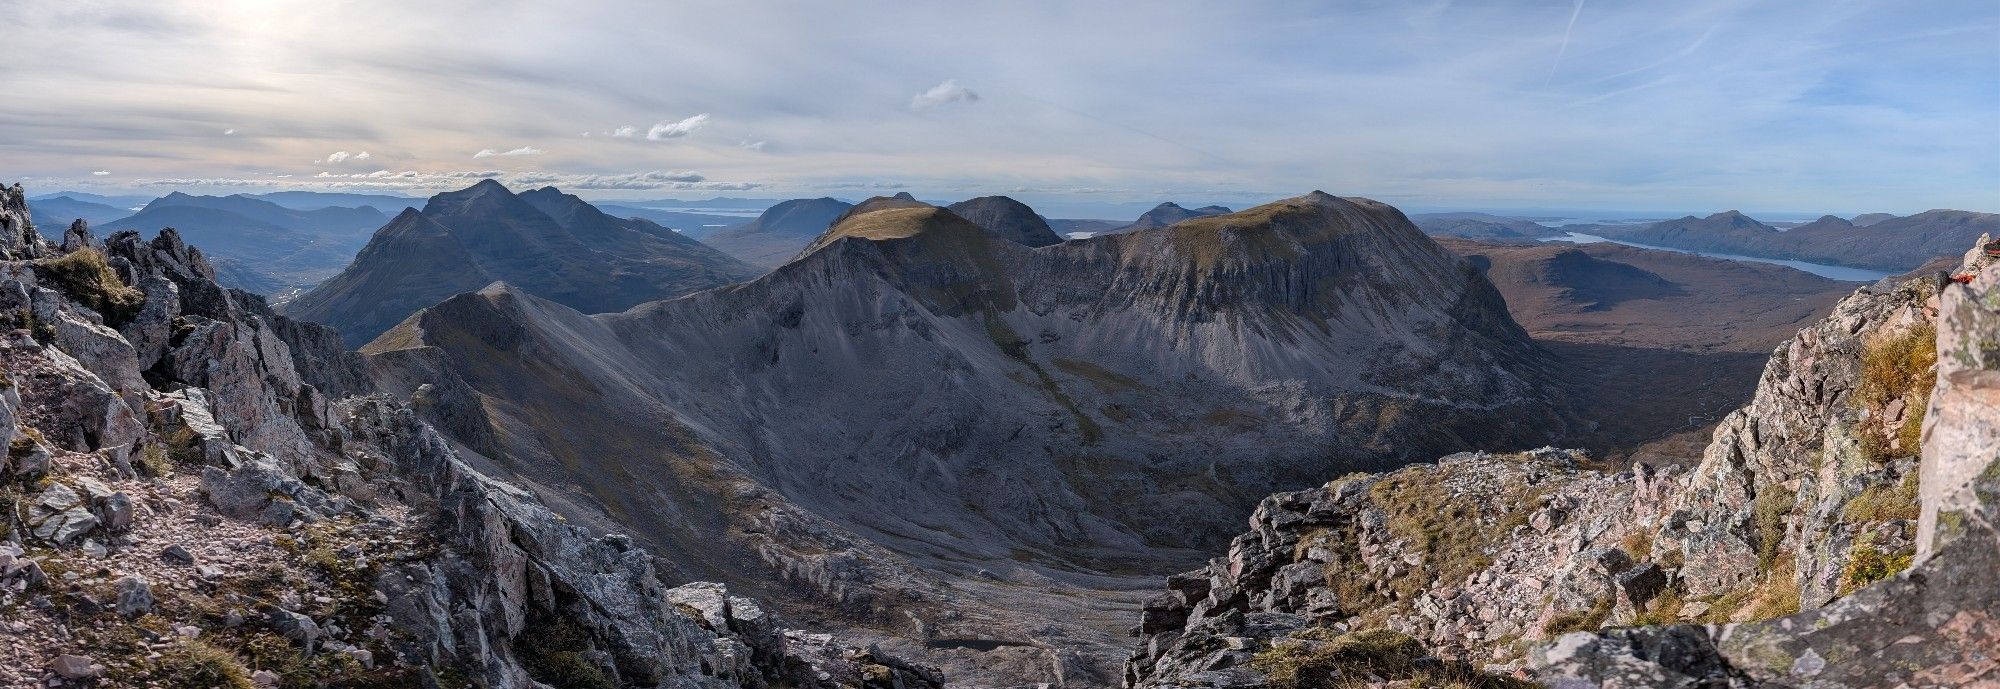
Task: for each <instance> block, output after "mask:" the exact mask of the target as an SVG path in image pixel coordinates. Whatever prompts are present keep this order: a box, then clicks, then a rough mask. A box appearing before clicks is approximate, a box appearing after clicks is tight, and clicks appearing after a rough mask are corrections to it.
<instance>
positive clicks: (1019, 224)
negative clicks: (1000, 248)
mask: <svg viewBox="0 0 2000 689" xmlns="http://www.w3.org/2000/svg"><path fill="white" fill-rule="evenodd" d="M946 208H948V209H950V210H951V212H953V213H956V214H958V217H961V218H965V219H966V220H970V221H972V224H974V225H978V226H980V227H984V228H986V229H987V230H988V231H991V232H992V233H994V234H997V235H1000V236H1001V237H1003V238H1005V239H1007V240H1008V241H1011V242H1014V243H1017V244H1025V245H1027V246H1048V245H1050V244H1061V243H1062V241H1063V238H1062V237H1059V236H1057V235H1056V233H1055V230H1052V229H1049V223H1048V221H1047V220H1043V219H1042V216H1040V215H1037V214H1035V209H1033V208H1029V207H1028V204H1025V203H1021V202H1020V201H1015V200H1013V199H1010V198H1007V197H1005V196H981V197H979V198H976V199H966V200H964V201H960V202H958V203H954V204H951V205H950V206H946Z"/></svg>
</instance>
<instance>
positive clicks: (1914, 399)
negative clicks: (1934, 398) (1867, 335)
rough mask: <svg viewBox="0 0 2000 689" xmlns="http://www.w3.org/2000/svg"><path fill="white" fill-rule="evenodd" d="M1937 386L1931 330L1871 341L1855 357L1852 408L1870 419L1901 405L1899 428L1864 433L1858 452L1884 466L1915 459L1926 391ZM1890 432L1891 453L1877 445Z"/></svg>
mask: <svg viewBox="0 0 2000 689" xmlns="http://www.w3.org/2000/svg"><path fill="white" fill-rule="evenodd" d="M1936 382H1937V326H1935V325H1932V324H1930V323H1922V324H1919V325H1917V326H1915V327H1912V328H1910V329H1909V330H1907V331H1904V332H1902V333H1899V334H1896V335H1891V336H1888V337H1882V338H1877V339H1875V340H1872V341H1870V342H1868V343H1866V344H1865V345H1864V346H1863V348H1862V351H1861V384H1860V385H1859V386H1857V387H1856V388H1855V391H1854V392H1855V395H1854V401H1855V404H1857V405H1860V407H1861V408H1862V409H1864V410H1866V411H1868V412H1869V417H1870V418H1872V419H1880V418H1882V417H1883V414H1884V410H1885V409H1887V407H1888V405H1889V403H1891V402H1894V401H1896V400H1899V399H1900V400H1903V402H1904V405H1905V409H1906V411H1904V412H1903V420H1902V425H1901V426H1898V427H1897V428H1895V429H1886V428H1872V427H1871V428H1864V429H1862V432H1861V433H1860V435H1861V452H1862V454H1863V455H1865V456H1867V457H1868V458H1869V459H1871V460H1874V461H1876V462H1884V461H1888V460H1889V459H1892V458H1894V457H1906V456H1910V455H1914V454H1916V453H1917V447H1918V445H1919V444H1920V443H1921V439H1922V433H1923V426H1924V410H1925V408H1926V407H1927V406H1928V405H1929V404H1930V397H1931V387H1932V386H1933V385H1934V384H1935V383H1936ZM1888 430H1893V431H1894V432H1895V437H1896V445H1895V447H1894V448H1890V447H1888V446H1887V445H1886V444H1885V443H1884V442H1883V439H1882V436H1883V432H1884V431H1888Z"/></svg>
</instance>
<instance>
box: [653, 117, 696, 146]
mask: <svg viewBox="0 0 2000 689" xmlns="http://www.w3.org/2000/svg"><path fill="white" fill-rule="evenodd" d="M704 124H708V113H701V114H699V115H695V116H693V117H690V118H687V119H685V120H681V121H679V122H661V123H659V124H655V125H653V128H652V129H648V130H646V139H647V140H649V141H660V140H664V139H678V138H680V137H683V136H687V135H688V134H690V133H692V132H694V130H696V129H700V128H701V126H702V125H704Z"/></svg>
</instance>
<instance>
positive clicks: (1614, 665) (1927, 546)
mask: <svg viewBox="0 0 2000 689" xmlns="http://www.w3.org/2000/svg"><path fill="white" fill-rule="evenodd" d="M1960 272H1961V273H1971V274H1973V275H1974V278H1973V279H1972V281H1971V282H1969V283H1967V284H1964V285H1955V284H1952V285H1946V286H1945V287H1944V288H1943V291H1942V294H1941V295H1939V297H1940V298H1939V300H1938V306H1939V309H1938V313H1939V316H1938V319H1937V325H1936V328H1937V340H1936V343H1937V376H1936V378H1937V380H1936V386H1935V388H1933V389H1932V392H1931V395H1930V402H1929V405H1928V410H1927V412H1926V415H1925V417H1924V419H1923V433H1924V436H1923V437H1924V444H1923V448H1924V454H1923V459H1922V467H1923V468H1922V471H1921V476H1920V478H1919V480H1918V481H1916V484H1917V486H1919V487H1920V488H1919V489H1914V490H1908V491H1906V493H1907V494H1906V495H1898V496H1895V497H1893V506H1894V507H1896V509H1899V510H1906V514H1907V517H1915V516H1916V513H1917V510H1918V505H1917V503H1918V501H1919V500H1918V495H1919V494H1921V506H1922V514H1923V521H1922V522H1921V526H1920V527H1919V528H1917V529H1915V530H1916V531H1917V538H1918V539H1919V541H1918V544H1919V545H1916V546H1915V547H1916V548H1918V550H1919V552H1920V553H1921V554H1920V556H1919V558H1918V559H1917V564H1916V565H1915V566H1914V567H1911V568H1910V569H1909V570H1907V571H1904V572H1901V573H1900V574H1895V573H1894V572H1893V571H1890V572H1884V574H1894V576H1890V577H1889V578H1887V579H1886V580H1883V581H1880V582H1879V583H1875V584H1873V585H1870V586H1866V587H1862V588H1859V589H1858V590H1856V591H1853V592H1852V593H1849V594H1847V595H1845V596H1842V597H1838V598H1834V599H1832V600H1831V601H1830V602H1828V603H1827V604H1826V605H1824V606H1822V607H1818V608H1816V609H1810V610H1806V611H1804V612H1800V613H1797V614H1792V615H1787V616H1782V617H1776V618H1773V619H1763V620H1755V621H1749V622H1742V623H1738V624H1729V625H1721V626H1709V627H1641V628H1634V629H1628V630H1619V631H1610V632H1597V633H1578V634H1573V635H1570V636H1565V637H1563V638H1562V639H1560V640H1558V642H1557V643H1556V644H1554V645H1553V646H1550V647H1547V648H1543V649H1540V650H1537V651H1536V652H1535V654H1534V658H1533V660H1534V666H1535V674H1536V676H1537V677H1538V678H1539V679H1541V680H1542V681H1545V682H1548V683H1551V684H1553V685H1555V686H1565V687H1568V686H1575V687H1618V686H1656V684H1646V683H1644V681H1645V680H1647V679H1651V678H1669V679H1672V678H1677V677H1700V676H1703V673H1704V672H1705V673H1708V676H1711V677H1714V678H1726V680H1727V683H1726V684H1710V685H1686V686H1810V687H1824V688H1828V689H1835V688H1847V687H1857V688H1858V687H1882V686H1911V687H1972V686H1989V685H1992V684H1994V683H1995V682H1996V681H2000V653H1996V649H2000V588H1997V587H1995V586H1994V585H1993V575H1994V573H1995V572H2000V526H1996V522H1995V519H1994V516H1993V515H1995V514H1996V513H2000V405H1996V404H1995V403H1994V402H1995V395H1996V394H2000V390H1997V389H1996V387H1995V384H1994V381H1996V380H2000V357H1994V356H1993V354H1992V353H1993V351H1994V349H1995V348H1994V344H1993V343H1995V342H1996V341H2000V289H1996V286H2000V268H1996V267H1994V266H1993V265H1992V264H1991V262H1990V261H1988V260H1986V259H1985V257H1983V256H1981V255H1979V253H1978V252H1977V251H1974V252H1972V253H1970V254H1968V256H1967V258H1966V260H1965V263H1964V265H1963V266H1962V269H1961V271H1960ZM1895 471H1896V472H1900V473H1902V474H1904V475H1905V479H1906V478H1908V475H1909V474H1911V473H1914V472H1912V471H1911V470H1910V469H1908V468H1900V469H1896V470H1895ZM1892 473H1895V472H1892ZM1898 483H1899V485H1908V484H1907V483H1905V482H1904V479H1899V480H1898ZM1864 496H1865V494H1864ZM1864 496H1856V498H1855V501H1861V500H1862V499H1863V497H1864ZM1873 499H1874V500H1883V499H1884V498H1882V494H1881V493H1880V492H1879V491H1878V493H1877V494H1876V497H1875V498H1873ZM1862 504H1864V505H1865V504H1871V503H1867V502H1863V503H1862ZM1906 520H1907V518H1906ZM1878 530H1879V529H1878ZM1659 648H1671V649H1672V652H1670V653H1661V652H1656V651H1653V650H1647V649H1659ZM1675 681H1679V680H1675ZM1634 682H1639V683H1637V684H1635V683H1634ZM1660 685H1665V686H1673V684H1671V683H1664V684H1660Z"/></svg>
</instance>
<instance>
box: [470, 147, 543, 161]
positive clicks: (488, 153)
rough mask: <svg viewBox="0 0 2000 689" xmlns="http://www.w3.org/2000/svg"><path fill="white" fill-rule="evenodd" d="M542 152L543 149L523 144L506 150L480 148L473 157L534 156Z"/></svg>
mask: <svg viewBox="0 0 2000 689" xmlns="http://www.w3.org/2000/svg"><path fill="white" fill-rule="evenodd" d="M541 154H542V149H539V148H535V147H533V146H522V147H520V148H514V149H508V150H505V151H501V150H496V149H491V148H482V149H479V152H478V153H474V154H472V157H474V158H491V157H493V156H532V155H541Z"/></svg>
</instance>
